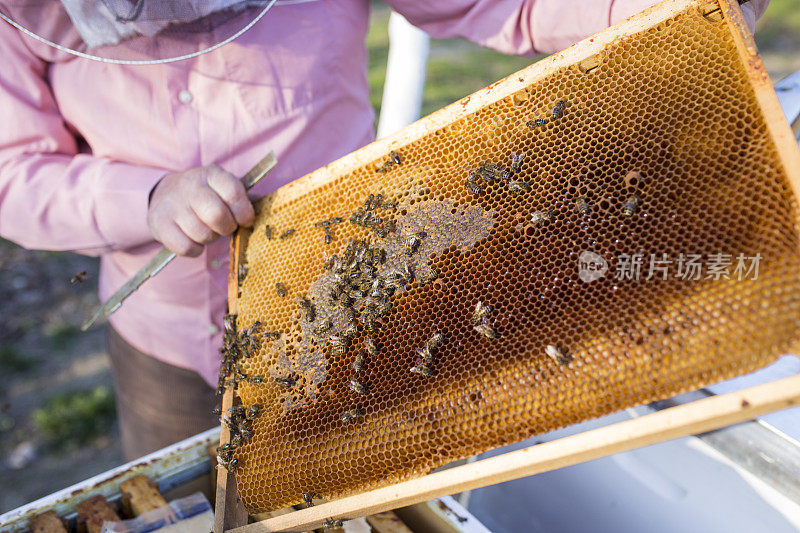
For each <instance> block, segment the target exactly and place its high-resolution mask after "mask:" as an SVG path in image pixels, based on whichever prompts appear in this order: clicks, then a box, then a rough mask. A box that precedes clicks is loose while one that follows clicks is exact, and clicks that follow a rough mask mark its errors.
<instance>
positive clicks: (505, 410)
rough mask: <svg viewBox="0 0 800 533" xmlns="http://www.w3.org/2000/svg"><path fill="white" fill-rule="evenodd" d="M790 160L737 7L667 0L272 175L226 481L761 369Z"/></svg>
mask: <svg viewBox="0 0 800 533" xmlns="http://www.w3.org/2000/svg"><path fill="white" fill-rule="evenodd" d="M561 102H563V103H561ZM515 154H517V155H518V154H524V158H522V160H521V161H519V158H517V160H516V162H515V160H514V155H515ZM487 165H496V166H497V168H495V167H493V166H487ZM517 166H518V167H519V168H516V167H517ZM476 171H477V172H478V174H479V175H478V174H474V172H476ZM799 173H800V155H798V153H797V148H796V145H795V144H794V143H793V139H792V137H791V132H790V130H789V128H788V126H787V125H786V124H785V121H783V119H782V118H780V114H779V110H778V108H777V101H776V100H775V97H774V94H773V93H772V92H771V87H770V86H769V80H768V78H767V76H766V74H765V72H764V69H763V66H762V64H761V62H760V60H759V59H758V57H757V55H756V53H755V46H754V44H753V42H752V38H751V37H750V36H749V33H747V30H746V28H744V24H743V20H742V17H741V13H740V11H739V8H738V6H737V5H736V4H735V3H731V2H727V1H724V0H721V1H720V2H719V3H717V2H711V3H709V2H707V1H703V2H697V1H689V0H676V1H668V2H664V3H662V4H660V5H658V6H656V7H654V8H652V9H650V10H648V11H646V12H645V13H643V14H640V15H638V16H636V17H634V18H633V19H629V20H628V21H626V22H624V23H623V24H621V25H618V26H617V27H614V28H611V29H609V30H607V31H605V32H602V33H600V34H598V35H596V36H595V37H593V38H592V39H591V40H587V41H584V42H582V43H580V44H578V45H576V46H574V47H572V48H570V49H568V50H566V51H565V52H562V53H560V54H556V55H555V56H552V57H550V58H548V59H546V60H543V61H541V62H539V63H537V64H535V65H533V66H531V67H529V68H527V69H525V70H523V71H521V72H519V73H517V74H514V75H512V76H509V77H508V78H506V79H504V80H501V81H500V82H498V83H496V84H493V85H492V86H490V87H488V88H486V89H484V90H482V91H479V92H478V93H476V94H474V95H472V96H470V97H467V98H465V99H463V100H461V101H460V102H457V103H455V104H453V105H452V106H449V107H447V108H445V109H443V110H440V111H439V112H437V113H434V114H433V115H431V116H429V117H427V118H425V119H423V120H421V121H419V122H418V123H416V124H413V125H412V126H410V127H408V128H406V129H405V130H403V131H401V132H399V133H398V134H396V135H394V136H392V137H390V138H388V139H385V140H381V141H378V142H375V143H373V144H371V145H369V146H367V147H365V148H363V149H361V150H359V151H357V152H355V153H353V154H350V155H349V156H347V157H345V158H342V159H341V160H339V161H337V162H334V163H332V164H331V165H328V166H327V167H325V168H322V169H320V170H318V171H316V172H314V173H312V174H310V175H308V176H305V177H304V178H302V179H300V180H298V181H297V182H295V183H292V184H290V185H288V186H286V187H284V188H282V189H280V190H279V191H277V192H276V193H275V194H274V195H271V196H270V197H268V198H266V199H265V200H263V201H262V202H261V203H260V204H259V205H258V206H257V207H258V209H257V211H258V217H257V221H256V223H255V226H254V228H253V230H252V232H249V231H247V232H242V233H240V234H239V236H238V237H237V240H236V243H235V252H234V261H232V264H233V265H234V266H233V268H234V272H235V273H236V275H235V276H232V284H233V286H232V296H233V298H232V302H231V303H232V307H233V308H235V309H236V311H237V312H238V320H237V328H238V332H239V333H237V335H240V334H241V332H242V331H244V330H247V329H248V328H249V330H250V336H251V337H254V338H255V339H256V340H255V341H254V342H253V343H252V344H249V345H248V346H249V348H242V350H240V351H239V352H237V353H238V354H239V355H238V357H239V359H238V361H236V362H235V363H236V365H238V372H239V374H238V379H237V377H236V375H235V373H234V374H231V375H229V376H227V384H228V385H229V386H230V385H232V384H233V383H234V382H237V388H236V392H237V394H238V396H239V397H240V398H241V400H242V403H243V405H244V406H245V407H247V406H251V405H252V404H254V403H258V404H260V405H261V409H260V411H259V413H258V416H256V417H255V418H254V420H253V421H252V422H250V423H249V428H250V429H248V430H247V432H248V433H250V434H248V435H245V438H241V436H240V437H234V440H235V441H236V442H235V444H236V445H237V446H234V448H235V450H234V451H233V452H232V453H231V455H230V457H235V458H236V459H237V461H238V470H237V471H236V482H237V488H238V492H239V495H240V496H241V498H242V500H243V501H244V503H245V504H246V505H247V507H248V508H249V510H250V511H251V512H255V511H264V510H270V509H277V508H280V507H284V506H287V505H291V504H297V503H301V502H302V501H303V494H304V493H307V494H309V495H314V497H324V498H327V499H333V498H337V497H340V496H343V495H346V494H352V493H355V492H360V491H364V490H367V489H370V488H375V487H378V486H384V485H387V484H390V483H393V482H397V481H400V480H404V479H408V478H411V477H415V476H419V475H422V474H425V473H427V472H429V471H430V470H431V469H433V468H435V467H438V466H441V465H443V464H446V463H448V462H450V461H453V460H456V459H461V458H464V457H468V456H470V455H473V454H476V453H479V452H482V451H485V450H488V449H491V448H495V447H498V446H501V445H504V444H508V443H511V442H515V441H519V440H521V439H524V438H526V437H529V436H531V435H535V434H537V433H542V432H545V431H548V430H552V429H555V428H558V427H561V426H565V425H568V424H573V423H576V422H579V421H581V420H586V419H590V418H594V417H597V416H601V415H604V414H607V413H611V412H614V411H617V410H620V409H623V408H626V407H629V406H632V405H636V404H642V403H645V402H649V401H652V400H656V399H661V398H665V397H668V396H671V395H674V394H677V393H680V392H682V391H687V390H690V389H695V388H698V387H701V386H704V385H707V384H709V383H712V382H715V381H719V380H722V379H726V378H729V377H732V376H735V375H738V374H742V373H745V372H749V371H751V370H754V369H756V368H758V367H761V366H763V365H765V364H767V363H769V362H771V361H772V360H773V359H774V358H775V357H776V356H777V355H779V354H781V353H783V352H785V351H787V350H790V349H791V348H792V347H795V346H796V345H797V341H798V338H800V329H799V328H798V325H800V324H799V323H800V313H799V311H800V240H799V239H798V222H799V220H798V204H797V186H798V184H799V183H800V176H799V175H798V174H799ZM470 176H472V177H470ZM379 195H383V196H382V197H381V196H379ZM337 217H338V218H341V220H342V221H341V222H338V219H337ZM321 221H328V222H327V223H322V224H319V223H320V222H321ZM267 226H269V230H268V229H267ZM289 229H294V230H295V232H294V233H292V234H290V235H287V236H285V238H281V236H282V235H285V232H286V231H287V230H289ZM268 233H271V236H272V238H271V239H270V238H268ZM326 241H330V242H329V243H328V242H326ZM360 243H363V244H360ZM348 247H349V248H350V251H349V252H348V251H347V250H348ZM583 252H592V253H593V254H596V256H591V255H585V254H584V255H583V264H582V266H583V267H584V268H583V270H582V273H583V275H584V276H583V278H582V277H581V272H579V268H578V267H579V257H580V256H581V254H582V253H583ZM334 254H335V255H336V256H337V257H338V259H331V256H332V255H334ZM623 254H628V255H629V256H632V257H634V261H635V257H636V254H641V256H642V258H643V259H644V261H643V263H642V264H643V266H642V271H641V279H639V280H636V279H617V271H618V270H619V268H620V265H621V264H623V263H622V262H623V260H624V257H625V256H624V255H623ZM650 254H653V255H655V256H656V258H657V259H662V258H663V254H667V259H668V260H671V261H673V263H672V264H671V265H668V267H669V268H668V272H667V276H666V279H664V278H663V277H662V275H663V273H662V272H663V271H662V270H656V271H654V275H653V276H652V277H651V279H645V278H646V277H647V276H648V274H649V258H650ZM681 254H683V255H684V258H687V257H688V254H701V256H702V259H703V262H702V264H703V265H705V267H706V268H710V267H709V265H711V264H717V265H719V264H720V261H722V262H724V261H725V259H726V258H729V259H730V261H731V264H730V265H729V269H728V272H729V277H730V278H731V279H725V278H724V277H723V278H721V279H714V277H715V275H714V274H713V271H711V272H709V271H708V270H705V271H704V272H703V273H702V275H701V278H700V279H697V280H686V279H679V278H678V277H677V276H676V274H677V262H678V260H679V258H680V256H681ZM714 254H722V255H721V256H717V255H714ZM740 254H741V255H742V257H743V258H752V257H757V256H760V260H758V267H759V269H758V275H757V276H753V272H749V273H747V272H744V271H740V272H739V274H745V276H744V278H746V279H742V280H739V279H737V278H738V277H739V276H738V275H737V271H736V270H735V267H736V266H737V263H738V258H739V256H740ZM592 258H594V260H593V261H592ZM599 258H602V260H605V261H606V262H607V263H608V271H607V272H606V273H605V274H604V275H600V274H599V272H601V271H602V267H603V264H602V260H600V259H599ZM715 259H716V261H715ZM326 263H328V264H326ZM752 264H753V261H752V260H751V261H750V262H749V263H747V264H746V266H751V265H752ZM659 265H660V266H663V264H659ZM683 266H684V269H685V267H686V264H684V265H683ZM708 273H711V274H712V275H711V278H707V277H706V276H707V274H708ZM753 277H755V278H756V279H752V278H753ZM237 278H238V279H237ZM593 278H596V279H593ZM376 280H380V281H376ZM345 282H346V283H345ZM278 283H280V284H281V285H282V287H281V288H280V289H279V288H277V287H276V284H278ZM284 290H285V295H282V294H283V291H284ZM302 298H308V299H309V301H308V302H306V301H305V300H301V299H302ZM309 304H310V305H309ZM487 306H488V307H487ZM476 307H478V309H477V310H476ZM256 321H258V322H259V323H260V324H261V326H259V325H258V324H256ZM269 332H274V333H277V334H279V338H277V340H273V339H272V338H270V336H269ZM437 333H440V334H442V335H443V338H441V339H440V338H434V335H435V334H437ZM229 337H230V338H231V339H234V341H235V340H236V339H237V337H236V335H234V334H233V333H232V332H231V334H230V335H229ZM492 337H493V338H492ZM367 338H369V339H371V341H372V343H374V345H375V348H374V349H373V347H372V346H371V345H370V343H369V341H366V339H367ZM239 340H241V338H239ZM242 345H243V346H245V345H247V343H246V342H245V343H242ZM235 355H236V354H234V356H235ZM229 357H232V356H229ZM229 362H230V363H231V365H233V361H232V360H230V361H229ZM229 368H232V367H229ZM223 381H225V380H223ZM223 384H224V383H223Z"/></svg>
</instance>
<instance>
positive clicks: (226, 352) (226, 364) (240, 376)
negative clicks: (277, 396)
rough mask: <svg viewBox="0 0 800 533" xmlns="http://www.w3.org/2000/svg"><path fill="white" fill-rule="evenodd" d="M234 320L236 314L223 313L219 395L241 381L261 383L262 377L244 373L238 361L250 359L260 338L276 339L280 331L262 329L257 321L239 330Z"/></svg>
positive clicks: (255, 351)
mask: <svg viewBox="0 0 800 533" xmlns="http://www.w3.org/2000/svg"><path fill="white" fill-rule="evenodd" d="M236 321H237V316H236V315H230V314H229V315H225V317H224V319H223V322H224V325H225V333H224V334H223V336H222V348H220V353H221V354H222V364H221V365H220V369H219V380H218V382H217V394H220V395H221V394H224V393H225V389H226V388H233V389H236V387H237V386H238V385H239V383H241V382H243V381H244V382H247V383H250V384H258V383H262V382H263V379H262V378H260V377H257V376H248V375H247V374H245V373H244V371H243V370H242V368H241V366H240V365H239V361H241V359H242V358H245V359H250V358H251V357H253V355H255V354H257V353H258V350H259V347H260V346H261V341H262V339H269V340H277V339H279V338H280V333H278V332H276V331H264V327H263V325H262V324H261V322H259V321H256V322H254V323H253V325H252V326H250V327H249V328H246V329H244V330H242V331H241V332H239V331H238V330H237V324H236Z"/></svg>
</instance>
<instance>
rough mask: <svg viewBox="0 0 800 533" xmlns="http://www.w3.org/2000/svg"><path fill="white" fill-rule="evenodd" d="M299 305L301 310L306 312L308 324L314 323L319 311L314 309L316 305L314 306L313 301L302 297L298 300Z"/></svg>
mask: <svg viewBox="0 0 800 533" xmlns="http://www.w3.org/2000/svg"><path fill="white" fill-rule="evenodd" d="M297 305H299V306H300V308H301V309H303V311H305V313H306V321H307V322H313V321H314V320H315V319H316V318H317V311H316V310H315V309H314V304H312V303H311V300H309V299H308V298H306V297H305V296H300V297H298V298H297Z"/></svg>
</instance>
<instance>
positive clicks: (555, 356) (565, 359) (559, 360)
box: [544, 344, 573, 365]
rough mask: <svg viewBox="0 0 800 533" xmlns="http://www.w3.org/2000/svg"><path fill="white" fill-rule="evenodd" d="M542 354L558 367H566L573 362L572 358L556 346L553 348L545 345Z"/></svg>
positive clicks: (550, 345)
mask: <svg viewBox="0 0 800 533" xmlns="http://www.w3.org/2000/svg"><path fill="white" fill-rule="evenodd" d="M544 353H545V354H547V356H548V357H549V358H550V359H552V360H553V361H555V362H556V364H559V365H566V364H567V363H569V362H570V361H572V360H573V357H572V356H571V355H569V354H568V353H567V352H566V351H564V350H561V349H560V348H559V347H558V346H554V345H552V344H548V345H547V347H546V348H545V349H544Z"/></svg>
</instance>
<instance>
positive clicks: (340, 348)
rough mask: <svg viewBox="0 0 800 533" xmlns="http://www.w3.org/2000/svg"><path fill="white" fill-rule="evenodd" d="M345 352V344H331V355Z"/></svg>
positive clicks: (344, 353)
mask: <svg viewBox="0 0 800 533" xmlns="http://www.w3.org/2000/svg"><path fill="white" fill-rule="evenodd" d="M346 354H347V345H346V344H331V355H335V356H340V355H346Z"/></svg>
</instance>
